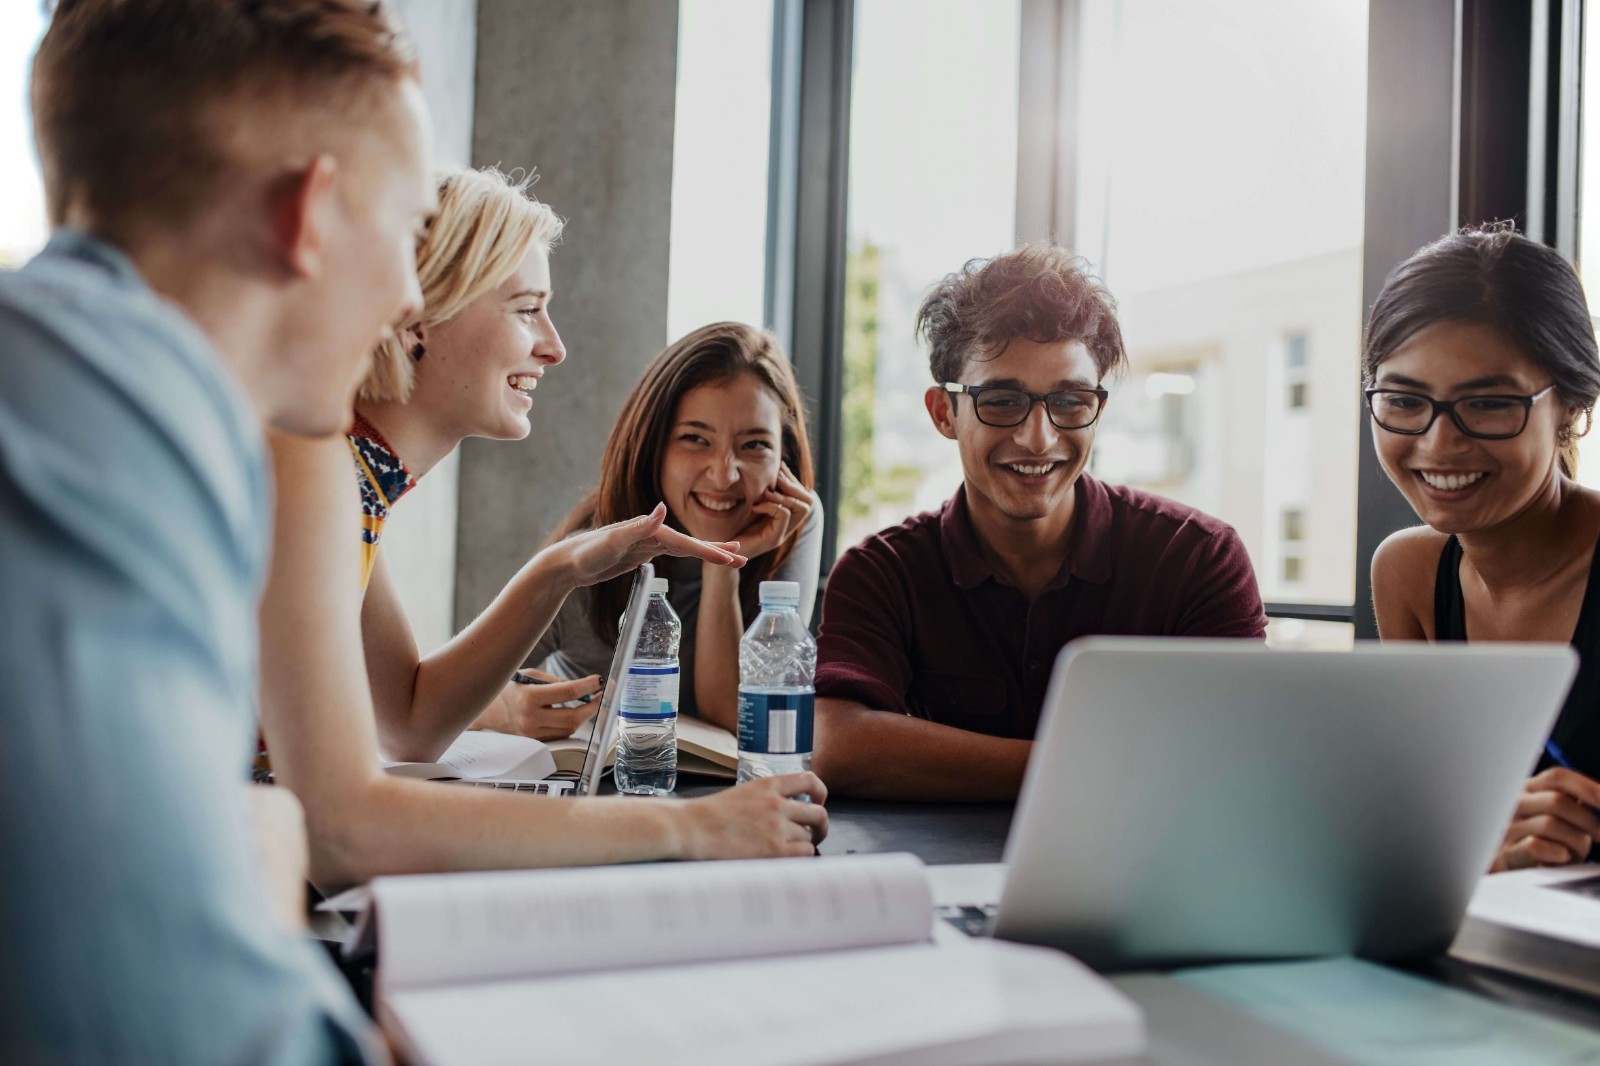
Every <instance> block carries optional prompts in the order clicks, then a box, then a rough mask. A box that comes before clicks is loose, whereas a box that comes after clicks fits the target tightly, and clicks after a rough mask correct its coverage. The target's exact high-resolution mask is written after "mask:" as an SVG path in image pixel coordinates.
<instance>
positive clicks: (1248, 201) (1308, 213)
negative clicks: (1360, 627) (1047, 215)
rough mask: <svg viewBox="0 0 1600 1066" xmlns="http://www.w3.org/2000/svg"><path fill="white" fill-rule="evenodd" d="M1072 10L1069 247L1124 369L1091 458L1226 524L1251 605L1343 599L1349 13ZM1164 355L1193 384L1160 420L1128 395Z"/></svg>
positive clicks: (1312, 637) (1349, 494)
mask: <svg viewBox="0 0 1600 1066" xmlns="http://www.w3.org/2000/svg"><path fill="white" fill-rule="evenodd" d="M1080 12H1081V24H1080V27H1079V31H1080V32H1079V38H1078V40H1079V45H1078V49H1077V51H1078V55H1079V56H1080V57H1081V60H1080V62H1081V65H1082V67H1081V77H1080V79H1079V82H1078V84H1079V86H1080V89H1079V107H1080V110H1079V114H1078V129H1079V141H1078V152H1077V159H1078V169H1077V212H1076V220H1075V225H1074V232H1075V234H1076V238H1075V243H1076V244H1077V248H1078V250H1079V251H1080V252H1082V253H1083V254H1084V255H1086V256H1087V257H1088V258H1089V259H1090V260H1091V262H1093V263H1094V264H1095V266H1096V268H1097V269H1098V270H1099V271H1100V273H1101V275H1102V277H1103V278H1104V280H1105V282H1106V284H1107V287H1108V288H1109V289H1110V290H1111V292H1112V294H1113V295H1114V296H1115V297H1116V298H1117V301H1118V305H1119V308H1120V314H1121V320H1122V326H1123V332H1124V336H1125V339H1126V342H1127V348H1128V354H1129V359H1130V362H1131V364H1132V367H1131V369H1132V372H1131V374H1130V375H1129V377H1128V379H1126V380H1124V381H1122V382H1117V383H1113V384H1112V385H1111V389H1112V397H1111V402H1110V403H1109V405H1108V406H1107V409H1106V415H1105V420H1104V425H1103V428H1102V431H1101V437H1100V440H1099V442H1098V444H1097V445H1096V455H1095V467H1094V469H1095V471H1096V473H1097V474H1099V475H1102V476H1104V477H1106V478H1108V479H1109V480H1115V481H1123V482H1125V483H1128V484H1131V485H1134V486H1136V487H1141V488H1146V489H1149V490H1150V491H1153V492H1157V493H1160V494H1162V495H1165V496H1169V497H1171V498H1173V499H1176V500H1179V501H1180V502H1183V503H1187V504H1190V505H1192V506H1195V507H1198V508H1200V509H1201V510H1203V511H1205V512H1207V513H1209V514H1212V515H1215V516H1217V517H1219V518H1221V519H1223V520H1224V521H1226V522H1228V523H1230V524H1231V525H1233V526H1234V528H1236V529H1237V530H1238V531H1239V534H1240V536H1241V537H1242V538H1243V540H1244V542H1245V545H1246V547H1247V548H1248V550H1249V552H1250V555H1251V559H1252V561H1253V562H1254V564H1255V568H1256V572H1257V574H1258V575H1259V576H1260V580H1261V586H1262V595H1263V598H1264V599H1266V600H1268V601H1283V600H1293V601H1298V602H1321V603H1329V604H1339V605H1343V604H1349V603H1351V602H1352V600H1353V598H1354V592H1355V567H1356V559H1355V540H1356V537H1355V533H1356V531H1355V496H1356V476H1357V475H1356V471H1357V454H1358V453H1357V443H1358V437H1357V433H1358V431H1359V428H1360V418H1359V413H1360V412H1359V408H1358V399H1359V396H1358V389H1357V387H1356V385H1355V382H1356V381H1357V379H1358V375H1359V369H1358V368H1359V351H1360V331H1361V316H1362V297H1361V283H1362V273H1361V271H1362V244H1363V225H1364V220H1365V209H1364V193H1365V158H1366V87H1367V60H1366V46H1367V6H1366V3H1365V2H1364V0H1314V2H1307V3H1304V4H1295V5H1291V6H1285V5H1283V4H1280V3H1277V2H1275V0H1218V2H1216V3H1210V4H1193V3H1187V2H1184V0H1083V2H1082V3H1081V5H1080ZM1313 343H1314V344H1315V347H1316V358H1315V359H1313V358H1312V346H1313ZM1174 366H1183V367H1185V368H1186V369H1185V371H1184V375H1185V376H1186V377H1188V378H1190V379H1191V380H1192V381H1193V382H1194V391H1193V392H1192V393H1190V394H1188V395H1186V396H1185V397H1184V399H1183V403H1184V406H1185V408H1186V411H1187V414H1186V416H1185V417H1184V418H1181V419H1173V418H1170V417H1168V416H1167V415H1166V413H1165V409H1166V408H1167V407H1168V405H1169V404H1170V403H1171V402H1172V401H1171V398H1170V394H1168V393H1167V392H1166V391H1165V390H1164V389H1161V388H1152V387H1150V385H1149V382H1150V381H1151V380H1152V378H1153V377H1154V376H1155V375H1160V374H1165V373H1168V372H1169V371H1170V369H1171V368H1172V367H1174ZM1157 380H1162V379H1157ZM1172 454H1179V455H1183V456H1185V465H1182V466H1180V465H1176V464H1174V463H1172V462H1170V461H1167V460H1166V459H1165V458H1164V457H1165V456H1168V455H1172ZM1291 512H1292V513H1294V514H1296V515H1297V516H1298V517H1297V518H1296V520H1295V521H1296V528H1297V529H1298V531H1299V532H1300V533H1301V536H1300V537H1299V538H1298V539H1297V540H1295V541H1294V542H1292V543H1291V542H1289V541H1287V540H1286V539H1285V538H1284V536H1283V533H1284V524H1285V523H1284V516H1285V515H1286V514H1289V513H1291ZM1325 627H1331V628H1325ZM1288 630H1293V631H1294V632H1293V633H1289V632H1287V631H1288ZM1330 635H1331V637H1332V639H1333V640H1334V641H1335V642H1348V641H1349V640H1350V639H1351V636H1352V630H1351V627H1350V626H1349V625H1347V624H1342V623H1324V624H1321V625H1318V624H1311V625H1306V624H1300V623H1297V624H1296V625H1294V626H1287V627H1286V626H1283V625H1282V624H1279V623H1275V624H1274V636H1275V637H1276V638H1278V639H1281V640H1286V641H1288V642H1299V643H1304V642H1308V641H1309V642H1315V643H1324V642H1326V641H1327V640H1328V638H1329V637H1330Z"/></svg>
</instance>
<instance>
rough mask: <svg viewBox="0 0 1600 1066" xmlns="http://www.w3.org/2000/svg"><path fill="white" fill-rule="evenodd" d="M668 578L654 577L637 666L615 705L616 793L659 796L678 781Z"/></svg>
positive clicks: (674, 622)
mask: <svg viewBox="0 0 1600 1066" xmlns="http://www.w3.org/2000/svg"><path fill="white" fill-rule="evenodd" d="M682 636H683V623H682V622H680V621H678V615H677V613H676V612H674V611H673V609H672V604H670V603H668V602H667V579H666V578H664V577H657V578H651V580H650V599H649V600H648V601H647V602H646V605H645V611H644V623H643V624H642V625H641V626H640V627H639V643H638V646H637V648H636V650H635V651H634V657H633V665H632V666H631V667H630V668H629V669H628V676H627V678H626V679H625V680H624V681H623V683H622V699H621V700H620V701H619V703H618V706H617V716H618V718H619V719H620V727H619V730H618V736H617V767H616V776H617V791H618V792H626V793H629V794H632V795H644V796H661V795H665V794H667V793H669V792H671V791H672V789H673V787H674V786H676V785H677V783H678V641H679V640H680V639H681V638H682Z"/></svg>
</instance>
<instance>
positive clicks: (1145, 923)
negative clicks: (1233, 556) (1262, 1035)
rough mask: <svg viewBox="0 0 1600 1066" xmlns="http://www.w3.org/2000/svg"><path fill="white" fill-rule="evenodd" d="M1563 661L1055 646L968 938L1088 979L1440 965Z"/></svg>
mask: <svg viewBox="0 0 1600 1066" xmlns="http://www.w3.org/2000/svg"><path fill="white" fill-rule="evenodd" d="M1576 669H1577V654H1576V653H1575V652H1574V651H1573V649H1572V648H1570V647H1568V646H1566V645H1536V644H1465V643H1462V644H1454V645H1427V644H1390V645H1378V644H1376V643H1370V644H1369V643H1362V644H1358V645H1357V646H1356V648H1355V649H1354V650H1353V651H1349V652H1301V651H1286V650H1274V649H1268V648H1266V647H1264V646H1262V645H1258V644H1253V643H1248V642H1235V641H1221V640H1175V639H1159V638H1112V637H1096V638H1089V639H1085V640H1080V641H1076V642H1074V643H1073V644H1071V645H1069V646H1068V647H1067V648H1065V649H1063V651H1062V652H1061V654H1060V656H1059V657H1058V658H1057V660H1056V666H1055V672H1054V674H1053V675H1052V678H1051V683H1050V689H1049V694H1048V697H1047V699H1046V703H1045V710H1044V714H1043V716H1042V718H1041V723H1040V729H1039V733H1038V737H1037V739H1036V741H1035V744H1034V748H1033V754H1032V756H1031V758H1030V761H1029V764H1028V773H1027V777H1026V779H1025V780H1024V784H1023V789H1022V795H1021V797H1020V799H1019V802H1018V805H1017V810H1016V815H1015V817H1014V819H1013V821H1012V824H1011V832H1010V836H1009V837H1008V839H1007V841H1006V850H1005V858H1006V864H1007V865H1006V869H1005V871H1004V873H1003V874H1001V875H1000V876H1001V877H1003V882H1002V887H1001V889H1000V893H999V901H998V907H997V908H991V909H992V910H993V914H992V921H991V923H990V924H991V929H992V932H993V934H994V935H995V936H998V937H1002V938H1005V939H1008V940H1019V941H1026V942H1030V943H1038V944H1048V945H1052V946H1055V947H1059V948H1062V949H1064V950H1066V951H1068V952H1070V953H1071V954H1073V955H1076V956H1077V957H1079V958H1080V959H1082V960H1084V961H1085V962H1087V963H1089V964H1090V965H1092V966H1095V967H1097V968H1100V969H1127V968H1133V967H1163V966H1173V965H1183V964H1194V963H1202V962H1213V961H1222V960H1230V959H1264V958H1284V957H1295V956H1310V955H1325V954H1344V953H1357V954H1361V955H1365V956H1368V957H1372V958H1380V959H1397V958H1408V957H1421V956H1425V955H1429V954H1433V953H1437V952H1441V951H1443V950H1444V949H1445V948H1447V947H1448V946H1449V943H1450V939H1451V937H1452V935H1453V934H1454V932H1455V930H1456V927H1457V925H1458V924H1459V923H1460V921H1461V918H1462V915H1463V913H1464V912H1465V910H1466V906H1467V901H1468V899H1469V898H1470V896H1471V895H1472V890H1473V887H1474V886H1475V885H1476V883H1477V881H1478V879H1479V877H1481V876H1482V874H1483V873H1484V871H1485V870H1487V869H1488V866H1489V863H1490V861H1491V859H1492V858H1493V856H1494V853H1495V850H1496V848H1497V846H1498V844H1499V842H1500V839H1501V836H1502V834H1503V833H1504V831H1505V826H1506V823H1507V821H1508V820H1509V818H1510V816H1511V813H1512V810H1513V809H1514V807H1515V804H1516V797H1517V794H1518V792H1519V791H1520V790H1521V788H1522V783H1523V781H1524V779H1525V778H1526V777H1527V775H1528V774H1529V772H1530V771H1531V769H1532V767H1533V765H1534V762H1535V759H1536V756H1537V753H1538V751H1539V747H1540V744H1541V743H1542V742H1543V740H1544V738H1545V737H1546V736H1547V735H1548V733H1549V731H1550V728H1551V725H1552V724H1553V722H1554V721H1555V717H1556V714H1557V712H1558V711H1559V709H1560V706H1561V703H1562V700H1563V699H1564V698H1565V696H1566V693H1567V688H1568V686H1569V685H1570V684H1571V683H1572V678H1573V674H1574V673H1575V671H1576ZM974 903H976V901H974ZM975 909H976V908H975V907H974V906H972V905H968V906H966V907H956V908H951V910H952V911H953V912H954V913H950V914H947V917H952V918H959V915H960V914H963V913H964V914H966V915H967V916H969V917H970V916H971V915H972V914H973V913H974V911H975ZM957 924H960V922H959V921H957Z"/></svg>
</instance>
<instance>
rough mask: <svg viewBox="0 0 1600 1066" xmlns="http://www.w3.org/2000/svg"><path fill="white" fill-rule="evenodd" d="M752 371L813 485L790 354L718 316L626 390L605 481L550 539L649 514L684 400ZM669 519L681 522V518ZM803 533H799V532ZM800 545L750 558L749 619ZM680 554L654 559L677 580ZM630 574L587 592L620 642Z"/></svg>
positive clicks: (789, 454)
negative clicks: (763, 586) (763, 589)
mask: <svg viewBox="0 0 1600 1066" xmlns="http://www.w3.org/2000/svg"><path fill="white" fill-rule="evenodd" d="M744 374H750V375H752V376H753V377H755V378H756V379H757V380H758V381H760V382H761V383H762V384H763V385H765V386H766V387H767V389H768V390H769V391H771V393H772V395H773V397H774V398H775V399H777V401H778V406H779V408H780V409H781V410H782V414H783V447H782V452H783V461H784V462H785V463H788V464H789V469H790V470H791V471H792V472H793V473H794V476H795V477H796V478H798V479H799V480H800V483H801V484H802V485H804V486H805V487H806V488H807V489H810V488H811V487H812V485H813V482H814V480H815V477H816V474H815V471H814V470H813V468H812V465H811V443H810V441H809V440H807V438H806V416H805V405H804V403H803V401H802V400H801V398H800V387H799V386H798V385H797V384H796V383H795V379H794V369H793V367H791V366H790V364H789V358H788V356H786V355H785V354H784V353H783V349H782V348H780V347H778V342H777V340H776V339H775V338H774V337H773V336H772V334H770V333H767V332H765V331H763V330H759V329H756V328H755V327H753V326H746V325H744V324H743V323H740V322H715V323H712V324H711V325H709V326H701V327H700V328H699V329H697V330H695V331H693V332H692V333H688V334H686V335H684V336H683V337H682V338H681V339H679V340H677V341H675V342H674V343H672V344H670V345H668V346H667V348H666V350H665V351H663V352H662V353H661V354H660V355H658V356H656V357H655V359H654V360H652V361H651V363H650V365H649V366H648V367H646V368H645V371H644V376H643V377H641V378H640V379H639V383H638V384H637V385H635V386H634V387H633V391H632V392H631V393H629V394H628V398H627V400H625V401H624V402H623V404H622V412H621V414H619V415H618V416H617V422H616V425H615V426H613V427H612V429H611V436H610V438H609V439H608V440H607V441H606V450H605V456H604V458H602V459H601V462H600V482H599V484H598V485H596V486H595V488H594V491H592V492H590V493H589V495H588V496H586V497H585V498H584V500H583V502H582V503H580V504H578V506H577V507H576V508H574V509H573V512H572V513H571V514H569V515H568V516H567V518H566V520H565V521H563V522H562V523H561V525H560V526H559V527H558V528H557V529H556V531H555V533H554V534H552V535H551V541H552V542H554V541H557V540H560V539H561V538H563V537H567V536H571V535H572V534H573V533H576V532H578V531H580V530H584V529H593V528H595V527H597V526H604V525H609V524H611V523H612V522H620V521H622V520H624V519H627V518H634V517H636V516H638V515H642V514H648V513H649V512H650V510H651V509H652V508H654V507H655V505H656V504H657V503H658V502H659V501H660V500H661V459H662V454H663V452H664V451H665V449H666V445H667V437H668V435H669V433H670V432H671V429H672V420H673V417H674V415H675V414H676V413H677V410H678V402H679V401H680V400H682V399H683V397H684V396H686V395H688V393H689V392H690V391H691V390H693V389H696V388H699V387H700V386H701V385H709V384H716V383H720V382H724V381H730V380H732V379H734V378H738V377H740V376H741V375H744ZM667 521H668V522H669V523H670V524H671V525H672V526H673V527H674V528H681V527H680V526H679V524H678V521H677V519H676V517H675V516H672V515H669V516H668V517H667ZM796 532H798V531H796ZM793 550H794V538H793V537H790V538H789V539H788V540H786V541H784V542H783V543H782V544H780V545H778V547H776V548H774V549H773V550H772V551H770V552H768V553H767V554H765V555H763V556H760V557H759V558H756V559H751V560H750V562H749V563H747V564H745V567H744V569H743V570H741V571H740V574H739V600H740V603H741V604H742V606H743V608H744V613H745V617H747V618H748V617H750V616H752V615H754V614H755V612H756V610H757V607H758V604H757V602H756V598H757V590H758V586H759V585H760V583H761V582H762V581H765V580H766V579H767V578H768V577H770V576H771V575H772V574H773V572H775V571H776V570H777V569H778V567H779V566H781V565H783V562H784V560H785V559H787V558H788V557H789V553H790V552H791V551H793ZM676 562H677V560H674V559H667V558H662V559H658V560H656V569H657V572H658V573H662V574H663V576H666V577H668V578H671V577H672V576H673V574H672V571H673V570H674V569H675V564H676ZM631 582H632V579H631V578H630V577H628V576H627V575H624V576H622V577H618V578H614V579H612V580H610V581H607V582H605V583H604V584H601V585H597V586H596V587H595V588H594V591H593V593H592V595H591V596H590V598H589V624H590V626H591V627H592V628H593V630H594V632H595V635H596V636H597V637H599V638H600V639H601V640H602V641H604V642H605V643H607V644H611V643H613V642H615V640H616V636H617V621H616V620H617V619H618V618H619V617H620V616H621V615H622V611H623V608H624V607H625V606H626V601H627V598H628V588H629V585H630V584H631Z"/></svg>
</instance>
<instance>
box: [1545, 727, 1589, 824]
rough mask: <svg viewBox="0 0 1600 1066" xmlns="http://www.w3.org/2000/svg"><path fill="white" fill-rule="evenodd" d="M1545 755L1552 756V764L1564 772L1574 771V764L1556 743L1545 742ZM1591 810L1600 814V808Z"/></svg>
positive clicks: (1551, 741) (1575, 771)
mask: <svg viewBox="0 0 1600 1066" xmlns="http://www.w3.org/2000/svg"><path fill="white" fill-rule="evenodd" d="M1544 753H1545V754H1546V755H1548V756H1550V761H1551V762H1553V763H1555V764H1556V765H1557V766H1559V767H1561V768H1562V769H1563V770H1572V764H1571V763H1569V762H1568V761H1567V757H1566V756H1565V755H1563V754H1562V753H1561V749H1560V748H1558V747H1556V742H1555V741H1553V740H1547V741H1545V742H1544ZM1572 772H1573V773H1577V772H1578V771H1577V770H1572ZM1589 809H1590V810H1592V811H1594V813H1596V814H1600V807H1591V808H1589Z"/></svg>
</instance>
